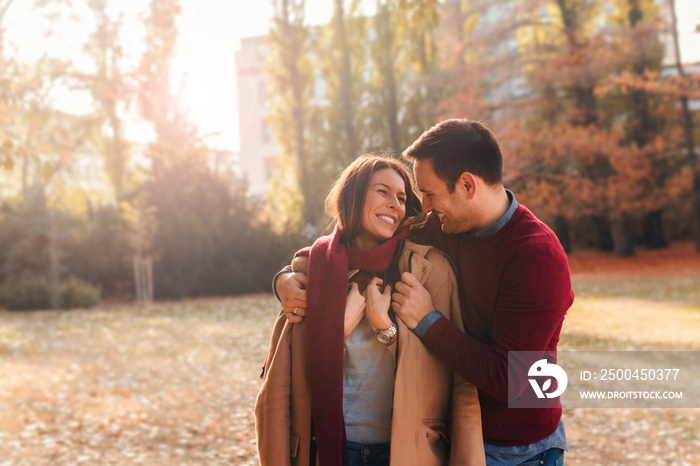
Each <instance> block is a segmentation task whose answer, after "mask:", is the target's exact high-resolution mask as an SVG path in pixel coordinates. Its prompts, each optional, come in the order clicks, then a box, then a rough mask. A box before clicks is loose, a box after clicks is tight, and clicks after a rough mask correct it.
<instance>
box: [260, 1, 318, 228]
mask: <svg viewBox="0 0 700 466" xmlns="http://www.w3.org/2000/svg"><path fill="white" fill-rule="evenodd" d="M273 6H274V17H273V20H272V26H271V28H270V33H269V36H268V39H267V41H266V51H267V52H266V62H265V73H266V80H267V83H268V86H269V91H268V93H267V95H268V96H269V97H268V100H267V101H268V103H269V108H270V112H269V117H268V124H269V125H270V127H271V128H272V130H273V134H274V137H275V140H276V141H277V142H278V144H279V146H280V148H281V149H282V155H281V157H282V163H283V166H284V167H287V168H288V167H290V165H292V164H293V166H294V167H295V168H296V170H295V172H296V175H297V179H296V183H297V186H298V192H299V193H300V194H301V198H302V199H301V200H302V203H303V206H304V208H303V215H302V219H301V223H302V224H310V225H315V223H316V220H317V218H318V209H317V208H316V206H315V205H314V199H313V196H312V194H311V190H310V186H311V184H310V181H311V169H310V163H309V155H308V154H309V147H308V146H309V141H308V136H307V124H308V121H309V110H308V102H309V97H310V89H311V81H312V76H311V68H312V67H311V66H309V65H310V63H309V59H308V55H307V53H308V41H309V31H308V30H307V28H306V27H305V25H304V2H303V0H301V1H300V0H278V1H275V2H273ZM278 176H283V175H282V174H278ZM281 194H282V193H279V192H274V195H275V196H276V197H279V196H280V195H281ZM284 197H286V196H284ZM302 226H303V225H296V226H295V227H296V228H298V229H301V227H302Z"/></svg>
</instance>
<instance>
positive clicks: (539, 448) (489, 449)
mask: <svg viewBox="0 0 700 466" xmlns="http://www.w3.org/2000/svg"><path fill="white" fill-rule="evenodd" d="M506 194H507V195H508V199H510V205H509V206H508V210H506V213H505V214H503V216H502V217H501V218H499V219H498V220H496V221H495V222H494V223H492V224H491V225H489V226H487V227H486V228H484V229H482V230H479V231H475V232H471V233H469V234H470V235H471V236H473V237H475V238H486V237H489V236H492V235H495V234H496V233H498V232H499V231H500V230H501V228H503V227H504V226H505V225H506V224H507V223H508V222H509V221H510V219H511V218H512V217H513V214H514V213H515V211H516V210H517V209H518V201H516V200H515V195H514V194H513V193H512V192H511V191H509V190H507V189H506ZM441 317H444V316H443V315H442V313H441V312H440V311H437V310H435V311H432V312H431V313H429V314H428V315H427V316H425V317H423V319H422V320H421V321H420V322H419V323H418V325H417V326H416V328H415V330H413V333H415V334H416V335H417V336H418V337H419V338H421V339H422V338H423V337H424V336H425V334H426V332H427V331H428V329H429V328H430V327H431V326H432V325H433V324H434V323H435V322H436V321H437V320H438V319H440V318H441ZM513 409H515V408H513ZM550 448H560V449H562V450H566V451H569V449H568V447H567V445H566V432H565V430H564V421H563V420H562V419H559V426H558V427H557V430H555V431H554V432H553V433H552V434H551V435H550V436H549V437H546V438H544V439H542V440H540V441H539V442H536V443H532V444H530V445H521V446H504V445H496V444H493V443H488V442H484V450H485V451H486V464H487V465H488V466H511V465H517V464H519V463H522V462H523V461H525V460H527V459H529V458H532V457H533V456H535V455H538V454H540V453H542V452H543V451H546V450H549V449H550Z"/></svg>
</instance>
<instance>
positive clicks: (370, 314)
mask: <svg viewBox="0 0 700 466" xmlns="http://www.w3.org/2000/svg"><path fill="white" fill-rule="evenodd" d="M383 284H384V281H383V280H382V279H381V278H378V277H374V278H373V279H372V280H370V282H369V285H367V289H366V290H365V301H366V302H367V309H366V310H365V312H366V314H367V320H368V321H369V324H370V325H371V326H372V330H374V331H375V332H376V331H379V330H386V329H388V328H389V327H390V326H391V323H392V322H391V319H390V318H389V306H390V305H391V286H389V285H387V286H386V288H385V289H384V292H383V293H382V292H381V291H379V290H380V289H381V286H382V285H383Z"/></svg>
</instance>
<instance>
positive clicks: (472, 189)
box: [457, 172, 478, 199]
mask: <svg viewBox="0 0 700 466" xmlns="http://www.w3.org/2000/svg"><path fill="white" fill-rule="evenodd" d="M457 183H458V184H460V185H462V186H464V191H465V193H466V195H467V199H473V198H474V196H475V195H476V190H477V186H478V185H477V179H476V177H475V176H474V175H472V174H471V173H469V172H464V173H462V175H461V176H460V177H459V180H458V181H457Z"/></svg>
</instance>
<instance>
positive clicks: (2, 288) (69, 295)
mask: <svg viewBox="0 0 700 466" xmlns="http://www.w3.org/2000/svg"><path fill="white" fill-rule="evenodd" d="M58 286H59V289H58V297H59V303H58V306H59V308H60V309H75V308H90V307H95V306H97V305H98V304H99V302H100V290H99V289H98V288H95V287H94V286H92V285H91V284H89V283H87V282H84V281H82V280H78V279H75V278H74V279H70V280H68V281H65V282H63V283H61V284H59V285H58ZM0 306H2V307H4V308H5V309H9V310H11V311H28V310H35V309H50V308H51V285H50V284H49V282H48V281H47V280H46V279H45V278H39V277H23V278H11V279H9V280H7V281H5V282H4V283H3V284H2V285H0Z"/></svg>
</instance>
